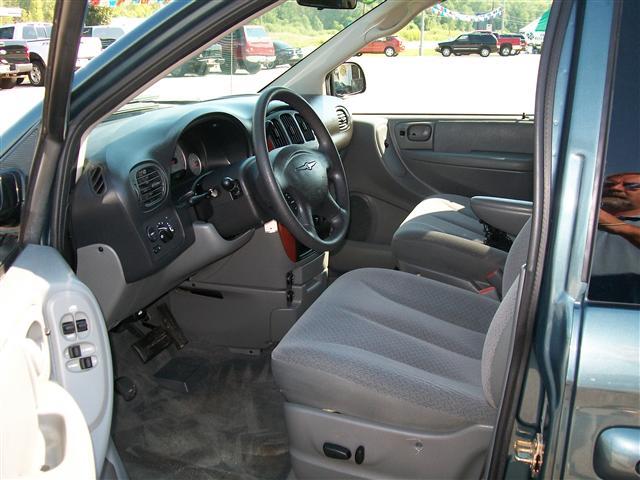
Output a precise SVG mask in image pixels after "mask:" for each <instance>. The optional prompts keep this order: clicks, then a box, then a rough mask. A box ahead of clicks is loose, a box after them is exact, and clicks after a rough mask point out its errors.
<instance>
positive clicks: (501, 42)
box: [476, 30, 527, 57]
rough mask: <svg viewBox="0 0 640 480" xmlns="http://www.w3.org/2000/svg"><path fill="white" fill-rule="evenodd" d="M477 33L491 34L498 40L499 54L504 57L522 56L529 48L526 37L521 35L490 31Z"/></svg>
mask: <svg viewBox="0 0 640 480" xmlns="http://www.w3.org/2000/svg"><path fill="white" fill-rule="evenodd" d="M476 33H491V34H492V35H493V36H494V37H496V38H497V39H498V53H499V54H500V55H502V56H503V57H508V56H509V55H520V52H522V51H523V50H524V49H525V48H526V47H527V42H526V40H525V38H524V35H522V34H520V33H497V32H490V31H488V30H478V31H477V32H476Z"/></svg>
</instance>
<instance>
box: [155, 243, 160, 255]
mask: <svg viewBox="0 0 640 480" xmlns="http://www.w3.org/2000/svg"><path fill="white" fill-rule="evenodd" d="M160 250H162V247H161V246H160V245H155V246H154V247H153V253H155V254H156V255H157V254H158V253H160Z"/></svg>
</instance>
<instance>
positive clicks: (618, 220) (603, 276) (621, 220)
mask: <svg viewBox="0 0 640 480" xmlns="http://www.w3.org/2000/svg"><path fill="white" fill-rule="evenodd" d="M595 240H596V244H595V249H594V252H593V264H592V268H591V282H590V285H589V297H590V298H591V299H593V300H608V301H617V302H625V303H629V302H630V303H638V302H640V250H639V249H640V172H626V173H615V174H612V175H609V176H608V177H607V178H606V180H605V181H604V185H603V187H602V201H601V203H600V212H599V216H598V235H597V237H596V239H595Z"/></svg>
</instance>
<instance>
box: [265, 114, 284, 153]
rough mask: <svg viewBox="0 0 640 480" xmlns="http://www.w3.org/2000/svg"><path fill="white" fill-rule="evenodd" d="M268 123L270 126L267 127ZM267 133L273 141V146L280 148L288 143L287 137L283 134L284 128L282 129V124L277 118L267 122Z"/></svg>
mask: <svg viewBox="0 0 640 480" xmlns="http://www.w3.org/2000/svg"><path fill="white" fill-rule="evenodd" d="M269 125H271V127H269ZM267 133H268V134H270V135H271V140H272V141H273V146H274V148H280V147H284V146H286V145H289V142H288V140H287V137H286V136H285V134H284V130H283V129H282V125H281V124H280V122H279V121H278V120H272V121H271V122H270V123H269V124H267Z"/></svg>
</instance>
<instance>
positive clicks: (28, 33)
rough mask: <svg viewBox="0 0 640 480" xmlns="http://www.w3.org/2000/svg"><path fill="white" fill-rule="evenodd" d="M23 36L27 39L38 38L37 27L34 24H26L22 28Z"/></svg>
mask: <svg viewBox="0 0 640 480" xmlns="http://www.w3.org/2000/svg"><path fill="white" fill-rule="evenodd" d="M22 38H24V39H25V40H35V39H36V38H38V34H37V33H36V29H35V27H34V26H33V25H25V26H24V27H23V28H22Z"/></svg>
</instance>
